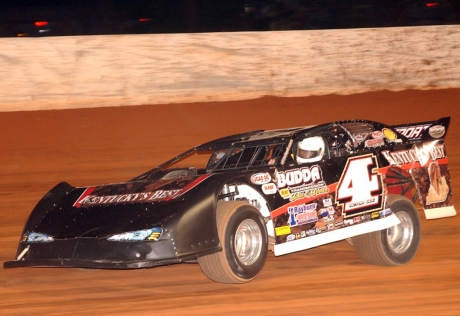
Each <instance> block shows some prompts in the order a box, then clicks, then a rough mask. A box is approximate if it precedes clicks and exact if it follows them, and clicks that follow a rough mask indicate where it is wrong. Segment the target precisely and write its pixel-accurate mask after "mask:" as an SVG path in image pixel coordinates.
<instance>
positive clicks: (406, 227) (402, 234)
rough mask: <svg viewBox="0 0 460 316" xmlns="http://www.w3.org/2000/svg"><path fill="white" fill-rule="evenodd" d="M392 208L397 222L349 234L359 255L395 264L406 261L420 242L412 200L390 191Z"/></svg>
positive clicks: (367, 259)
mask: <svg viewBox="0 0 460 316" xmlns="http://www.w3.org/2000/svg"><path fill="white" fill-rule="evenodd" d="M388 199H389V205H390V208H391V210H392V212H393V213H394V214H395V215H396V216H397V217H398V218H399V220H400V221H401V223H400V224H398V225H396V226H393V227H390V228H388V229H384V230H381V231H376V232H372V233H368V234H364V235H359V236H355V237H353V238H352V244H353V247H354V248H355V251H356V253H357V254H358V256H359V257H360V258H361V259H362V260H363V261H364V262H366V263H369V264H376V265H382V266H398V265H404V264H407V263H409V262H410V261H411V260H412V259H413V258H414V257H415V255H416V254H417V251H418V248H419V245H420V218H419V216H418V212H417V209H416V208H415V206H414V204H413V203H412V202H411V201H410V200H409V199H408V198H406V197H404V196H401V195H389V196H388Z"/></svg>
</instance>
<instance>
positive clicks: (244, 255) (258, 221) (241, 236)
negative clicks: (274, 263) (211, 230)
mask: <svg viewBox="0 0 460 316" xmlns="http://www.w3.org/2000/svg"><path fill="white" fill-rule="evenodd" d="M216 221H217V231H218V235H219V240H220V243H221V245H222V251H220V252H216V253H213V254H210V255H206V256H202V257H199V258H198V263H199V264H200V267H201V269H202V270H203V272H204V273H205V274H206V275H207V276H208V277H209V278H210V279H211V280H214V281H216V282H220V283H244V282H248V281H250V280H252V279H254V278H255V277H256V276H257V275H258V274H259V272H260V271H261V270H262V267H263V266H264V264H265V259H266V258H267V247H268V241H267V229H266V227H265V223H264V219H263V217H262V215H261V214H260V212H259V211H258V210H257V209H256V208H255V207H253V206H252V205H250V204H248V203H246V202H242V201H230V202H224V201H219V202H218V203H217V211H216Z"/></svg>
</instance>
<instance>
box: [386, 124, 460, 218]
mask: <svg viewBox="0 0 460 316" xmlns="http://www.w3.org/2000/svg"><path fill="white" fill-rule="evenodd" d="M449 123H450V118H449V117H444V118H440V119H439V120H437V121H429V122H420V123H413V124H406V125H397V126H393V128H394V129H395V130H396V131H397V132H398V133H400V134H402V135H403V136H405V137H406V138H407V139H408V140H409V141H410V142H411V143H413V144H414V147H413V149H412V150H408V151H407V152H397V153H392V155H391V156H390V159H389V160H390V163H391V164H397V165H400V164H401V163H402V162H403V163H406V162H407V161H406V160H407V159H408V158H407V157H410V158H409V160H411V161H410V163H408V164H405V165H404V166H405V168H403V169H406V170H408V171H409V173H410V174H411V176H412V179H413V180H414V183H415V186H416V188H417V194H418V197H419V200H420V203H421V204H422V207H423V210H424V212H425V217H426V219H436V218H443V217H449V216H455V215H456V214H457V212H456V210H455V208H454V202H453V198H452V186H451V178H450V172H449V164H448V158H447V152H446V147H445V142H444V138H445V136H446V133H447V129H448V127H449ZM411 158H412V159H411ZM391 160H393V161H391Z"/></svg>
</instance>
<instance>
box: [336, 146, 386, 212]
mask: <svg viewBox="0 0 460 316" xmlns="http://www.w3.org/2000/svg"><path fill="white" fill-rule="evenodd" d="M377 169H378V162H377V159H376V157H375V156H374V155H373V154H369V155H365V156H358V157H352V158H349V159H348V161H347V164H346V166H345V168H344V171H343V173H342V176H341V178H340V181H339V184H338V186H337V195H336V201H337V204H338V205H343V213H344V214H345V217H348V216H350V215H356V214H359V213H367V212H371V211H374V210H380V209H381V208H382V176H381V175H380V174H379V173H378V171H377Z"/></svg>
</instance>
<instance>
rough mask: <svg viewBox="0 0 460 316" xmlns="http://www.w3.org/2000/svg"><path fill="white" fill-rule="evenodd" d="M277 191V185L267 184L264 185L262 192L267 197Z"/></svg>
mask: <svg viewBox="0 0 460 316" xmlns="http://www.w3.org/2000/svg"><path fill="white" fill-rule="evenodd" d="M276 191H277V188H276V185H275V184H274V183H267V184H263V185H262V192H263V193H264V194H266V195H269V194H275V193H276Z"/></svg>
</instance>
